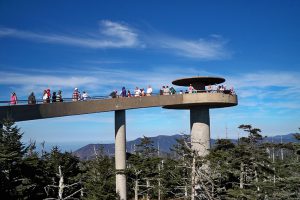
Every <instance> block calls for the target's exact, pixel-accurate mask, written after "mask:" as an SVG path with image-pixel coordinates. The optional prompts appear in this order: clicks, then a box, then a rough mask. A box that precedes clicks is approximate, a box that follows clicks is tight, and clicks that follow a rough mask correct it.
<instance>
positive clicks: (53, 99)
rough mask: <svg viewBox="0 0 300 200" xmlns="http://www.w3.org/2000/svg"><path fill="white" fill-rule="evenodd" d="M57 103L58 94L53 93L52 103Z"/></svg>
mask: <svg viewBox="0 0 300 200" xmlns="http://www.w3.org/2000/svg"><path fill="white" fill-rule="evenodd" d="M55 102H56V92H53V93H52V103H55Z"/></svg>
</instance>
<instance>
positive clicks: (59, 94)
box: [56, 90, 63, 102]
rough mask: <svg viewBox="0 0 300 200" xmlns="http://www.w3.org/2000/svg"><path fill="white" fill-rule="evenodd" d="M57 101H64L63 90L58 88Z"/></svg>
mask: <svg viewBox="0 0 300 200" xmlns="http://www.w3.org/2000/svg"><path fill="white" fill-rule="evenodd" d="M56 102H63V98H62V94H61V90H58V92H57V95H56Z"/></svg>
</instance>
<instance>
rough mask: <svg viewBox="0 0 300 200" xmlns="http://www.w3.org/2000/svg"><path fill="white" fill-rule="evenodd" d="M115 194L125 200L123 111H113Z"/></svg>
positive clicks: (124, 118)
mask: <svg viewBox="0 0 300 200" xmlns="http://www.w3.org/2000/svg"><path fill="white" fill-rule="evenodd" d="M115 163H116V192H117V193H118V194H119V196H120V200H126V199H127V190H126V175H125V169H126V116H125V110H117V111H115Z"/></svg>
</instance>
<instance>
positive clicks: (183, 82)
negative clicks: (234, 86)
mask: <svg viewBox="0 0 300 200" xmlns="http://www.w3.org/2000/svg"><path fill="white" fill-rule="evenodd" d="M223 82H225V79H224V78H221V77H209V76H196V77H190V78H181V79H176V80H174V81H173V82H172V84H173V85H178V86H189V85H190V84H201V85H214V84H220V83H223Z"/></svg>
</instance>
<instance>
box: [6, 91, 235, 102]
mask: <svg viewBox="0 0 300 200" xmlns="http://www.w3.org/2000/svg"><path fill="white" fill-rule="evenodd" d="M193 93H224V94H232V95H235V93H232V91H231V90H224V91H220V90H194V91H193V92H185V91H183V92H182V93H181V92H176V93H175V94H172V93H169V94H164V93H163V92H162V93H152V94H151V95H150V96H158V95H182V94H193ZM131 95H132V96H131V97H122V96H121V95H117V96H116V97H115V98H134V97H135V98H136V97H144V96H135V94H134V93H133V94H131ZM145 96H147V94H145ZM111 98H113V97H111V96H110V95H106V96H103V95H102V96H101V95H100V96H89V97H87V98H86V100H83V99H80V100H75V99H73V98H63V102H52V99H50V102H49V103H50V104H51V103H64V102H77V101H93V100H101V99H111ZM49 103H46V102H45V100H43V99H36V104H49ZM17 105H28V100H24V99H22V100H18V101H17V104H11V101H0V106H17ZM32 105H35V104H32Z"/></svg>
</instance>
